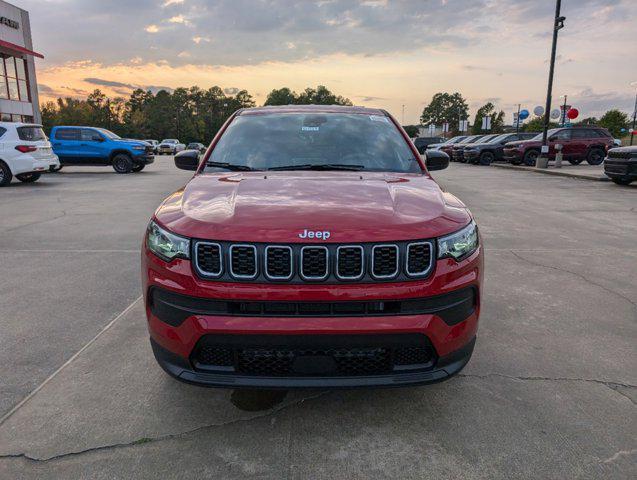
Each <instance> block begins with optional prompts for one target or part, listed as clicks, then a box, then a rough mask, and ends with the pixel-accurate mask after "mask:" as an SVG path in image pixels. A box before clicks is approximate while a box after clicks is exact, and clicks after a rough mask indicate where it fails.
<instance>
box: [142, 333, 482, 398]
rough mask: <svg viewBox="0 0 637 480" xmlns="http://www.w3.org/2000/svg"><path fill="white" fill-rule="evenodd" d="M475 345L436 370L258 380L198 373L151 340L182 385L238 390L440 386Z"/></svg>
mask: <svg viewBox="0 0 637 480" xmlns="http://www.w3.org/2000/svg"><path fill="white" fill-rule="evenodd" d="M353 336H354V335H353ZM475 342H476V338H475V337H474V338H472V339H471V340H470V341H469V342H467V344H466V345H464V346H463V347H462V348H460V349H458V350H456V351H454V352H452V353H450V354H449V355H446V356H444V357H439V358H438V361H437V362H436V365H435V367H434V368H433V369H430V370H425V371H417V372H400V373H392V374H389V375H375V376H359V377H255V376H244V375H233V374H225V373H210V372H198V371H195V370H194V369H193V368H192V366H191V365H190V362H189V361H188V360H187V359H186V358H183V357H181V356H179V355H176V354H174V353H172V352H170V351H169V350H167V349H165V348H163V347H162V346H160V345H159V344H157V342H155V341H154V340H153V339H152V338H151V339H150V343H151V345H152V348H153V354H154V355H155V358H156V360H157V363H159V365H160V366H161V368H162V369H164V371H165V372H166V373H168V374H169V375H170V376H172V377H174V378H176V379H177V380H179V381H181V382H184V383H189V384H193V385H198V386H202V387H220V388H235V389H236V388H264V389H277V388H283V389H291V388H330V389H339V388H370V387H378V388H387V387H402V386H415V385H427V384H432V383H438V382H443V381H445V380H448V379H450V378H452V377H453V376H454V375H456V374H458V373H459V372H460V371H461V370H462V369H463V368H464V367H465V365H466V364H467V363H468V362H469V359H470V358H471V355H472V354H473V349H474V347H475Z"/></svg>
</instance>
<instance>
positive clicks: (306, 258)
mask: <svg viewBox="0 0 637 480" xmlns="http://www.w3.org/2000/svg"><path fill="white" fill-rule="evenodd" d="M328 255H329V254H328V250H327V248H325V247H303V248H302V249H301V275H302V276H303V277H304V278H306V279H309V280H321V279H323V278H326V277H327V275H328V266H327V260H328Z"/></svg>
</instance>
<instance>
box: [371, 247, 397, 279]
mask: <svg viewBox="0 0 637 480" xmlns="http://www.w3.org/2000/svg"><path fill="white" fill-rule="evenodd" d="M372 255H373V261H372V274H373V275H374V276H375V277H376V278H387V277H393V276H395V275H396V274H397V273H398V247H397V246H395V245H378V246H376V247H374V249H373V252H372Z"/></svg>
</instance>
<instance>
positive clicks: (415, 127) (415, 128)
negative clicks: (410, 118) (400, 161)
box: [403, 125, 419, 138]
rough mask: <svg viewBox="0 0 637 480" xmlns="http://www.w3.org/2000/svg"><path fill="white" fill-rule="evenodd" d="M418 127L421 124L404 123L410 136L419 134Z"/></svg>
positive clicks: (404, 127)
mask: <svg viewBox="0 0 637 480" xmlns="http://www.w3.org/2000/svg"><path fill="white" fill-rule="evenodd" d="M418 128H419V125H403V129H404V130H405V133H406V134H407V135H409V138H414V137H417V136H418Z"/></svg>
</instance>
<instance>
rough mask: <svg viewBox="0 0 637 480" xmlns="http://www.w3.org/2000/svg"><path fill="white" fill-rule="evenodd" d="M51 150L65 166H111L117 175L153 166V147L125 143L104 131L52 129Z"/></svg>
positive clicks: (70, 128)
mask: <svg viewBox="0 0 637 480" xmlns="http://www.w3.org/2000/svg"><path fill="white" fill-rule="evenodd" d="M50 140H51V146H52V147H53V152H54V153H55V154H56V155H57V156H58V157H59V159H60V167H59V168H62V166H65V165H69V166H71V165H75V166H80V165H81V166H84V165H102V166H103V165H111V166H112V167H113V169H114V170H115V171H116V172H117V173H129V172H140V171H142V170H143V169H144V167H145V166H146V165H148V164H149V163H153V161H154V159H155V157H154V155H153V146H152V145H150V144H148V143H146V142H144V141H142V140H127V139H124V138H121V137H119V136H118V135H116V134H114V133H113V132H110V131H108V130H106V129H103V128H96V127H62V126H60V127H53V128H52V129H51V139H50Z"/></svg>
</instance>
